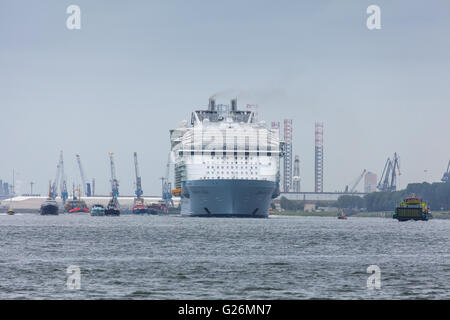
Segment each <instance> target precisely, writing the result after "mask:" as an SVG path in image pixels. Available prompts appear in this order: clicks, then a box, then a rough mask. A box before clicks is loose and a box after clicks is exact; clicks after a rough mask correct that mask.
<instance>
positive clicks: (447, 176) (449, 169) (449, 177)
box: [441, 160, 450, 182]
mask: <svg viewBox="0 0 450 320" xmlns="http://www.w3.org/2000/svg"><path fill="white" fill-rule="evenodd" d="M441 181H442V182H450V160H449V161H448V165H447V171H446V172H444V175H443V176H442V179H441Z"/></svg>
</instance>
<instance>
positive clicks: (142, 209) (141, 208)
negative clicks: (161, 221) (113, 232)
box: [132, 203, 150, 214]
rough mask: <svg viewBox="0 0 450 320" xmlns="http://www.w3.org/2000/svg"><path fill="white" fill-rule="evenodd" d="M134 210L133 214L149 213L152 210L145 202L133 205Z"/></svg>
mask: <svg viewBox="0 0 450 320" xmlns="http://www.w3.org/2000/svg"><path fill="white" fill-rule="evenodd" d="M132 212H133V214H149V213H150V210H149V208H148V207H147V206H146V205H145V204H143V203H136V204H135V205H134V206H133V210H132Z"/></svg>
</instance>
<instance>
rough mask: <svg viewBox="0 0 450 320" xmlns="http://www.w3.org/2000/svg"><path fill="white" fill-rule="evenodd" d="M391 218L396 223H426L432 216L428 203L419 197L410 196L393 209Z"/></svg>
mask: <svg viewBox="0 0 450 320" xmlns="http://www.w3.org/2000/svg"><path fill="white" fill-rule="evenodd" d="M392 218H394V219H397V220H398V221H407V220H415V221H417V220H421V221H428V220H429V219H431V218H433V216H432V215H431V213H430V208H429V207H428V202H426V201H423V200H422V199H421V198H419V197H416V196H411V197H408V198H406V199H404V200H403V201H402V202H400V204H399V206H398V207H397V208H395V213H394V215H393V216H392Z"/></svg>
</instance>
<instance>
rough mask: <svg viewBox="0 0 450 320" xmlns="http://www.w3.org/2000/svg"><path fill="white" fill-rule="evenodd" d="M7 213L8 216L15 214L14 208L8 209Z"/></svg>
mask: <svg viewBox="0 0 450 320" xmlns="http://www.w3.org/2000/svg"><path fill="white" fill-rule="evenodd" d="M7 213H8V214H9V215H10V216H12V215H14V214H15V212H14V210H13V209H11V208H9V209H8V212H7Z"/></svg>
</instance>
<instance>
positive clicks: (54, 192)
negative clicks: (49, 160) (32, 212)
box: [50, 151, 62, 200]
mask: <svg viewBox="0 0 450 320" xmlns="http://www.w3.org/2000/svg"><path fill="white" fill-rule="evenodd" d="M61 158H62V151H61V154H60V156H59V161H58V164H57V165H56V175H55V180H53V183H52V184H51V186H50V197H51V198H52V199H53V200H55V199H56V197H57V196H58V182H59V177H60V175H61Z"/></svg>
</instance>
